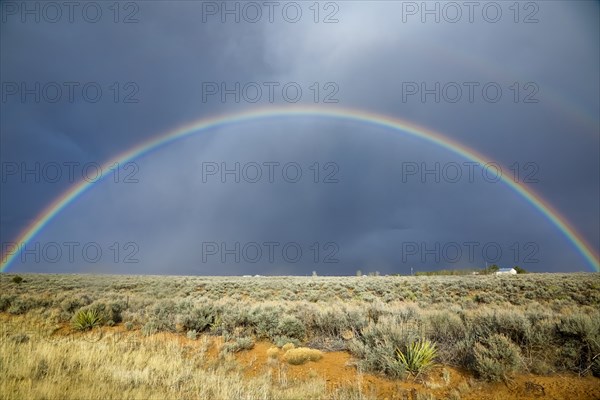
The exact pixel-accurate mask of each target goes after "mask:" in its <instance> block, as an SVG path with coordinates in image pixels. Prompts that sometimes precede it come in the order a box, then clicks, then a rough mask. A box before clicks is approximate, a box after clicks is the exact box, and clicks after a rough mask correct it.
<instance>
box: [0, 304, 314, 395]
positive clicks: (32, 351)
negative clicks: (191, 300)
mask: <svg viewBox="0 0 600 400" xmlns="http://www.w3.org/2000/svg"><path fill="white" fill-rule="evenodd" d="M46 330H47V327H43V326H42V324H41V321H40V320H38V321H36V322H35V323H34V322H33V321H32V320H31V315H29V316H27V318H24V317H16V318H11V319H10V320H3V321H2V327H1V328H0V376H2V383H1V384H0V399H17V398H31V399H41V398H43V399H48V400H53V399H57V400H64V399H83V398H85V399H102V400H104V399H174V398H177V399H214V400H221V399H258V398H260V399H298V398H321V397H322V396H323V394H324V393H325V382H324V381H323V380H322V379H319V378H315V379H311V380H310V381H306V382H294V383H287V382H286V384H285V385H282V384H280V383H279V382H277V381H276V380H274V379H273V378H272V377H271V376H270V375H269V374H267V373H265V374H264V375H258V376H256V377H251V378H250V377H247V376H244V374H243V371H242V369H241V367H240V366H239V365H238V364H237V363H236V362H235V359H234V357H233V356H229V357H226V358H222V359H219V360H218V361H214V360H213V361H211V359H210V358H209V357H208V356H207V353H206V349H207V345H206V344H207V343H206V340H207V339H206V337H205V338H202V339H201V342H200V350H198V349H197V348H196V349H195V351H191V350H190V349H189V348H186V347H185V346H183V345H181V344H180V343H178V341H175V340H164V338H161V337H159V336H157V337H152V336H151V337H142V336H141V335H139V334H137V333H122V334H120V333H118V332H114V331H113V332H111V333H105V334H104V335H102V336H100V334H99V332H97V333H89V334H70V335H68V336H60V335H53V336H48V335H47V334H46V333H45V332H46ZM23 333H25V334H26V335H27V338H28V339H22V338H23V336H22V335H23ZM20 338H21V339H20ZM202 341H204V344H205V346H203V345H202Z"/></svg>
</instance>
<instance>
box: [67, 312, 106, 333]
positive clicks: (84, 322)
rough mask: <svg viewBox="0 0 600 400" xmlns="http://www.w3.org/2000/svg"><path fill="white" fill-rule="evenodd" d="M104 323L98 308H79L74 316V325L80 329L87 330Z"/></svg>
mask: <svg viewBox="0 0 600 400" xmlns="http://www.w3.org/2000/svg"><path fill="white" fill-rule="evenodd" d="M101 323H102V316H100V313H99V312H98V310H96V309H90V310H79V311H78V312H77V314H75V315H74V316H73V320H72V325H73V328H75V329H77V330H78V331H87V330H89V329H92V328H94V327H96V326H98V325H100V324H101Z"/></svg>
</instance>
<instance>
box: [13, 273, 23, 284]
mask: <svg viewBox="0 0 600 400" xmlns="http://www.w3.org/2000/svg"><path fill="white" fill-rule="evenodd" d="M12 281H13V283H16V284H19V283H21V282H23V278H21V277H20V276H19V275H17V276H13V278H12Z"/></svg>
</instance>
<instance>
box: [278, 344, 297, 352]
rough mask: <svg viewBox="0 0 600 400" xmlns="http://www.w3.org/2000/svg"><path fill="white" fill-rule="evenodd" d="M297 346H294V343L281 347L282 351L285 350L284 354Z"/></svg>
mask: <svg viewBox="0 0 600 400" xmlns="http://www.w3.org/2000/svg"><path fill="white" fill-rule="evenodd" d="M295 347H296V346H295V345H294V343H286V344H284V345H283V347H281V350H283V351H284V352H286V351H288V350H291V349H293V348H295Z"/></svg>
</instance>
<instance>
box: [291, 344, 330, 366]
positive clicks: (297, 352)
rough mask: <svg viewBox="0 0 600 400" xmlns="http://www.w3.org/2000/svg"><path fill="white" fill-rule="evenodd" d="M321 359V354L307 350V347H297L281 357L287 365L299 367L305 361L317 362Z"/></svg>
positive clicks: (317, 351)
mask: <svg viewBox="0 0 600 400" xmlns="http://www.w3.org/2000/svg"><path fill="white" fill-rule="evenodd" d="M322 357H323V353H321V351H319V350H316V349H309V348H308V347H298V348H295V349H289V350H288V351H286V352H285V354H284V355H283V360H284V361H286V362H287V363H288V364H292V365H301V364H304V363H305V362H307V361H319V360H320V359H321V358H322Z"/></svg>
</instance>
